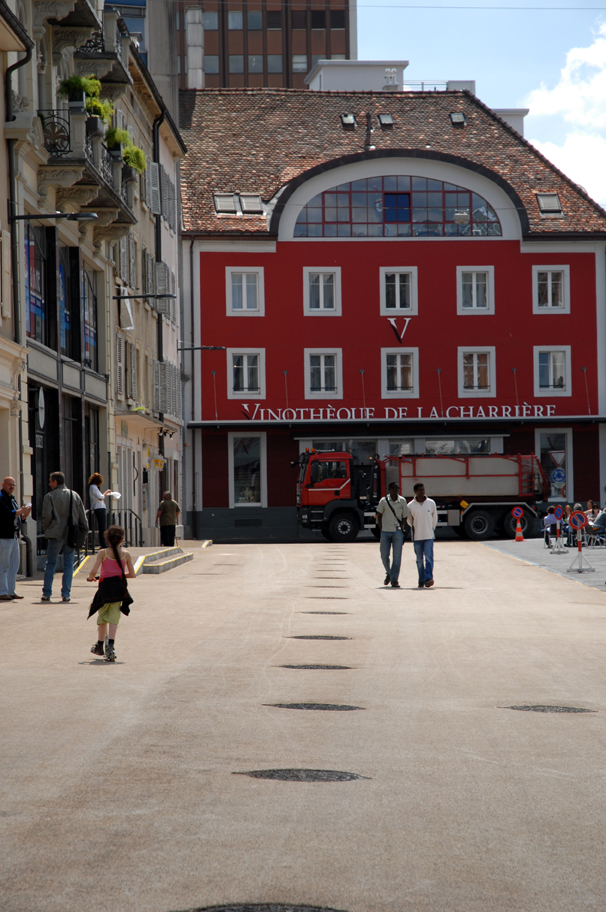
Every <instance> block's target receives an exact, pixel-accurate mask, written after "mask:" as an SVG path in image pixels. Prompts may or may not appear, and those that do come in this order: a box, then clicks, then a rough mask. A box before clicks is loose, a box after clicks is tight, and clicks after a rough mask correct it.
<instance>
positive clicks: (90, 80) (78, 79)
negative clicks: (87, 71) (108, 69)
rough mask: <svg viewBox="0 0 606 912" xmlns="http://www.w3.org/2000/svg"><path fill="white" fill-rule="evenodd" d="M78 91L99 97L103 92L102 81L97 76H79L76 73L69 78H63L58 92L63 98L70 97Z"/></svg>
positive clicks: (92, 96)
mask: <svg viewBox="0 0 606 912" xmlns="http://www.w3.org/2000/svg"><path fill="white" fill-rule="evenodd" d="M78 92H84V94H85V95H86V96H87V97H89V98H98V97H99V95H100V94H101V83H100V81H99V80H98V79H97V78H96V77H95V76H77V75H76V74H75V73H74V75H73V76H70V77H69V78H68V79H62V80H61V82H60V83H59V89H58V92H57V94H58V95H60V96H61V98H69V97H70V95H75V94H77V93H78Z"/></svg>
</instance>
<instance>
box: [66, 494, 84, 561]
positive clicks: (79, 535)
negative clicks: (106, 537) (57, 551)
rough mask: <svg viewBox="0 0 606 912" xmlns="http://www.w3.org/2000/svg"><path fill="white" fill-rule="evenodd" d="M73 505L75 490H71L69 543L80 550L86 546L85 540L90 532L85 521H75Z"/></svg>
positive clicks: (68, 527)
mask: <svg viewBox="0 0 606 912" xmlns="http://www.w3.org/2000/svg"><path fill="white" fill-rule="evenodd" d="M73 506H74V492H73V491H70V492H69V516H68V518H67V544H68V547H70V548H75V549H76V550H77V551H80V549H81V548H83V547H84V542H85V541H86V533H87V532H88V529H87V527H86V526H85V525H84V523H82V522H80V520H78V522H74V516H73Z"/></svg>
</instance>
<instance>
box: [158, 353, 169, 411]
mask: <svg viewBox="0 0 606 912" xmlns="http://www.w3.org/2000/svg"><path fill="white" fill-rule="evenodd" d="M167 367H168V364H167V362H166V361H162V362H161V363H160V411H161V412H168V411H169V408H170V398H169V396H170V393H169V385H170V376H169V373H168V371H167Z"/></svg>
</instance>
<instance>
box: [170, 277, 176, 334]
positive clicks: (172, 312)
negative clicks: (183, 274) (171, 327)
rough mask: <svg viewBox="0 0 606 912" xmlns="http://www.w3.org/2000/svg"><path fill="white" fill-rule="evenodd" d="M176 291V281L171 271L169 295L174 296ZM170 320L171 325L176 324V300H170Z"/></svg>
mask: <svg viewBox="0 0 606 912" xmlns="http://www.w3.org/2000/svg"><path fill="white" fill-rule="evenodd" d="M176 290H177V281H176V279H175V274H174V272H173V271H172V269H171V271H170V293H171V294H176ZM170 318H171V320H172V322H173V323H176V322H177V299H176V298H171V302H170Z"/></svg>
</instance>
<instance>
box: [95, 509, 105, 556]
mask: <svg viewBox="0 0 606 912" xmlns="http://www.w3.org/2000/svg"><path fill="white" fill-rule="evenodd" d="M93 513H94V514H95V516H96V518H97V529H98V530H99V547H100V548H107V542H106V541H105V529H106V528H107V510H93Z"/></svg>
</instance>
